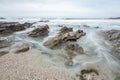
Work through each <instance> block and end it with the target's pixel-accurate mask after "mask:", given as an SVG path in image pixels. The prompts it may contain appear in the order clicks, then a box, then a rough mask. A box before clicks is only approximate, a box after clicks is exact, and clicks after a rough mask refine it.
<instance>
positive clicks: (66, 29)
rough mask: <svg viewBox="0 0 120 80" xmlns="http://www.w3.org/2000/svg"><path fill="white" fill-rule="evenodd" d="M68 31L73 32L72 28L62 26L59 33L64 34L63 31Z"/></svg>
mask: <svg viewBox="0 0 120 80" xmlns="http://www.w3.org/2000/svg"><path fill="white" fill-rule="evenodd" d="M68 32H73V29H72V28H68V27H62V28H61V30H60V33H62V34H64V33H68Z"/></svg>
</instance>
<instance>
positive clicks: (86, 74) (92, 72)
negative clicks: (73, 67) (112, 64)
mask: <svg viewBox="0 0 120 80" xmlns="http://www.w3.org/2000/svg"><path fill="white" fill-rule="evenodd" d="M96 76H99V73H98V71H97V70H96V69H83V70H81V75H80V80H88V78H89V79H90V80H97V79H96Z"/></svg>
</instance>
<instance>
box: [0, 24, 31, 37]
mask: <svg viewBox="0 0 120 80" xmlns="http://www.w3.org/2000/svg"><path fill="white" fill-rule="evenodd" d="M31 25H32V24H31V23H24V24H20V23H18V22H1V23H0V35H1V36H6V35H10V34H12V33H13V32H16V31H22V30H25V29H26V28H29V27H30V26H31Z"/></svg>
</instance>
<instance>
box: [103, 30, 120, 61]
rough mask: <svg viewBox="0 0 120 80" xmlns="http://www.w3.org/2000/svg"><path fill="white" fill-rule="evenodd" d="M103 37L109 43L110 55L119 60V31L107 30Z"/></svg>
mask: <svg viewBox="0 0 120 80" xmlns="http://www.w3.org/2000/svg"><path fill="white" fill-rule="evenodd" d="M105 37H106V39H107V40H109V42H110V43H111V47H112V50H111V51H112V53H111V54H112V55H113V56H115V57H116V58H118V59H119V60H120V30H109V31H107V32H105Z"/></svg>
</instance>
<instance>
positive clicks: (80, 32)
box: [63, 30, 86, 41]
mask: <svg viewBox="0 0 120 80" xmlns="http://www.w3.org/2000/svg"><path fill="white" fill-rule="evenodd" d="M85 35H86V33H85V32H83V30H78V31H76V32H73V33H69V34H67V36H66V34H65V35H64V38H63V40H65V41H77V40H78V39H79V38H80V37H82V36H85Z"/></svg>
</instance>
